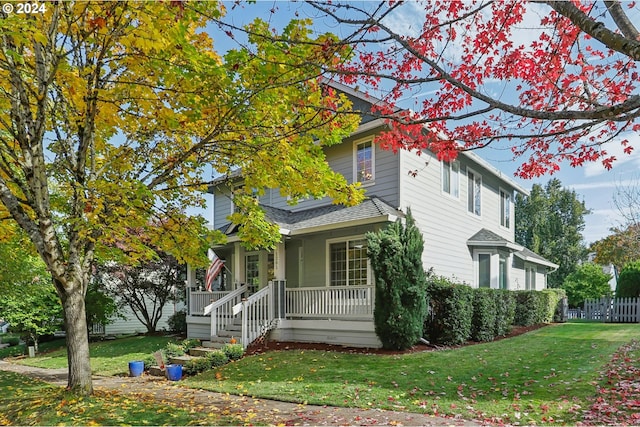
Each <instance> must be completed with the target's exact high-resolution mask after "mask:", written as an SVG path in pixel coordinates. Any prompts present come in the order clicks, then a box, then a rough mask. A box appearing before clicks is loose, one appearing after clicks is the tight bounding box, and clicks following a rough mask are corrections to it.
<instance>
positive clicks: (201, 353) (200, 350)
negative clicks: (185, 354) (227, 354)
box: [189, 347, 218, 357]
mask: <svg viewBox="0 0 640 427" xmlns="http://www.w3.org/2000/svg"><path fill="white" fill-rule="evenodd" d="M212 351H218V349H217V348H211V347H195V348H192V349H190V350H189V355H190V356H194V357H207V355H208V354H209V353H211V352H212Z"/></svg>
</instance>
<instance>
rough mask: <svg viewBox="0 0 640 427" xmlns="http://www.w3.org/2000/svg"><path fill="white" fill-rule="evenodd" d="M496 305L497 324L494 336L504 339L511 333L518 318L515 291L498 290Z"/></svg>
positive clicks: (495, 292) (495, 293) (496, 292)
mask: <svg viewBox="0 0 640 427" xmlns="http://www.w3.org/2000/svg"><path fill="white" fill-rule="evenodd" d="M494 295H495V304H496V323H495V329H494V334H495V336H496V337H503V336H505V335H507V334H508V333H509V332H511V328H512V327H513V322H514V319H515V316H516V298H515V295H514V294H513V291H508V290H506V289H496V290H495V291H494Z"/></svg>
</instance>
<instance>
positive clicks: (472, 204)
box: [467, 169, 482, 216]
mask: <svg viewBox="0 0 640 427" xmlns="http://www.w3.org/2000/svg"><path fill="white" fill-rule="evenodd" d="M467 209H468V210H469V212H470V213H472V214H474V215H477V216H480V213H481V210H482V176H480V175H478V174H477V173H475V172H474V171H472V170H471V169H467Z"/></svg>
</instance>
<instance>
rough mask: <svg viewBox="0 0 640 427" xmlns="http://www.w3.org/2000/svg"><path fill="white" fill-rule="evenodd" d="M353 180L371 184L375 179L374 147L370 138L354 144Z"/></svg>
mask: <svg viewBox="0 0 640 427" xmlns="http://www.w3.org/2000/svg"><path fill="white" fill-rule="evenodd" d="M353 161H354V168H353V170H354V173H355V176H354V181H355V182H361V183H362V184H371V183H373V181H374V180H375V148H374V146H373V142H372V141H371V140H368V141H362V142H357V143H355V144H354V159H353Z"/></svg>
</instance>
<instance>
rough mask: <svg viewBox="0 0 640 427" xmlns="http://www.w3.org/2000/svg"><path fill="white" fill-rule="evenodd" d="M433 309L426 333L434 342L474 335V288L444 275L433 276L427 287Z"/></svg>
mask: <svg viewBox="0 0 640 427" xmlns="http://www.w3.org/2000/svg"><path fill="white" fill-rule="evenodd" d="M427 296H428V301H429V313H428V315H427V317H426V320H425V322H424V335H425V337H426V338H427V339H428V340H429V341H430V342H432V343H434V344H444V345H456V344H462V343H464V342H465V341H467V340H468V339H469V338H470V337H471V323H472V317H473V300H474V292H473V289H472V288H471V287H469V286H467V285H462V284H456V283H453V282H451V281H450V280H449V279H447V278H444V277H435V276H434V277H430V278H429V284H428V287H427Z"/></svg>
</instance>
